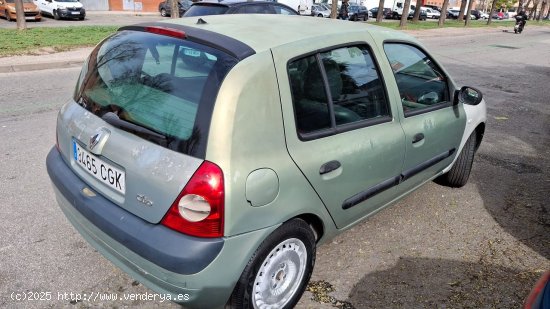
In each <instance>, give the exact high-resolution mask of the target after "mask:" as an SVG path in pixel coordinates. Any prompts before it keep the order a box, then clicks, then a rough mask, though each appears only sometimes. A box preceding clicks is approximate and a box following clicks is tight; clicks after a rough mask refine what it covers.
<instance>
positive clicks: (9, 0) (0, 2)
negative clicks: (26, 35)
mask: <svg viewBox="0 0 550 309" xmlns="http://www.w3.org/2000/svg"><path fill="white" fill-rule="evenodd" d="M23 10H24V11H25V20H27V21H40V20H41V19H42V15H41V14H40V10H39V9H38V7H37V6H36V5H35V4H34V3H33V2H32V0H23ZM0 16H2V17H4V18H5V19H6V20H7V21H12V20H17V14H16V11H15V0H0ZM0 44H1V43H0Z"/></svg>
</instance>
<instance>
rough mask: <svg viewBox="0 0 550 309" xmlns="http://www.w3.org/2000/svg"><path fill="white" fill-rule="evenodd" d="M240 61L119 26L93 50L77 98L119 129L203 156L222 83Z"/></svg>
mask: <svg viewBox="0 0 550 309" xmlns="http://www.w3.org/2000/svg"><path fill="white" fill-rule="evenodd" d="M236 63H237V60H236V59H234V58H232V57H231V56H229V55H227V54H225V53H223V52H221V51H219V50H216V49H213V48H210V47H207V46H204V45H200V44H197V43H194V42H191V41H188V40H182V39H176V38H172V37H167V36H162V35H156V34H151V33H147V32H139V31H120V32H117V33H116V34H114V35H113V36H111V37H110V38H109V39H107V40H105V41H104V42H103V43H101V44H100V45H99V46H98V47H96V49H95V50H94V51H93V52H92V54H91V55H90V58H89V59H88V61H87V63H86V64H85V65H84V68H83V70H82V72H81V75H80V78H79V82H78V84H77V88H76V91H75V97H74V100H75V101H76V102H77V103H78V104H80V105H81V106H82V107H84V108H85V109H87V110H88V111H90V112H92V113H94V114H95V115H97V116H99V117H101V118H103V119H104V120H105V121H107V122H108V123H110V124H112V125H114V126H117V127H119V128H120V129H123V130H125V131H128V132H131V133H134V134H135V135H138V136H140V137H142V138H145V139H147V140H149V141H151V142H154V143H156V144H159V145H161V146H163V147H166V148H169V149H172V150H176V151H178V152H181V153H185V154H189V155H194V156H196V157H201V156H204V148H205V143H206V141H205V138H206V135H207V133H208V132H207V131H208V128H209V125H210V118H211V117H210V116H211V113H212V109H213V104H214V101H215V98H216V95H217V92H218V89H219V87H220V84H221V82H222V81H223V78H224V77H225V75H226V74H227V72H228V71H229V70H230V69H231V68H232V67H233V66H234V65H235V64H236Z"/></svg>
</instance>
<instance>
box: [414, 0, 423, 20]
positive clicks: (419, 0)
mask: <svg viewBox="0 0 550 309" xmlns="http://www.w3.org/2000/svg"><path fill="white" fill-rule="evenodd" d="M421 6H422V0H416V8H415V9H414V16H413V20H412V21H413V22H417V21H418V19H419V18H420V7H421Z"/></svg>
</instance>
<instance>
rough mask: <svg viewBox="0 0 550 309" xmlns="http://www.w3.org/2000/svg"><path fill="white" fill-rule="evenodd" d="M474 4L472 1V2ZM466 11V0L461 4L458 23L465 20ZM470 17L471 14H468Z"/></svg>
mask: <svg viewBox="0 0 550 309" xmlns="http://www.w3.org/2000/svg"><path fill="white" fill-rule="evenodd" d="M470 2H472V1H470ZM465 9H466V0H463V1H462V2H461V3H460V12H459V13H458V18H457V19H456V21H463V20H464V10H465ZM468 15H470V13H468Z"/></svg>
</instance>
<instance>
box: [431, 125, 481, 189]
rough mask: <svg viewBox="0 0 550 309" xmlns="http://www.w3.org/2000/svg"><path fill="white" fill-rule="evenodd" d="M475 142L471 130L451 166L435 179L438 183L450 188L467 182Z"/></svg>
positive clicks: (461, 185) (474, 135)
mask: <svg viewBox="0 0 550 309" xmlns="http://www.w3.org/2000/svg"><path fill="white" fill-rule="evenodd" d="M476 143H477V136H476V132H473V133H472V135H470V137H469V138H468V140H467V141H466V144H464V147H463V148H462V151H461V152H460V154H459V155H458V158H457V159H456V161H455V164H454V165H453V167H452V168H451V169H450V170H449V171H448V172H447V173H445V174H443V175H441V176H439V177H438V178H437V179H436V182H437V183H438V184H441V185H444V186H448V187H452V188H460V187H463V186H464V185H465V184H466V183H467V182H468V178H469V177H470V171H471V170H472V165H473V162H474V154H475V151H476Z"/></svg>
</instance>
